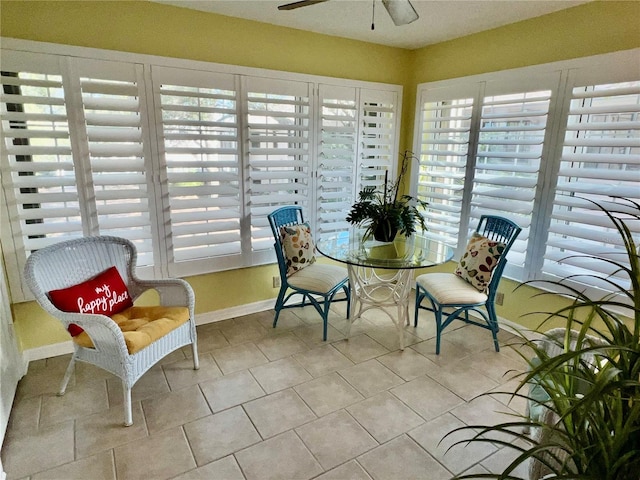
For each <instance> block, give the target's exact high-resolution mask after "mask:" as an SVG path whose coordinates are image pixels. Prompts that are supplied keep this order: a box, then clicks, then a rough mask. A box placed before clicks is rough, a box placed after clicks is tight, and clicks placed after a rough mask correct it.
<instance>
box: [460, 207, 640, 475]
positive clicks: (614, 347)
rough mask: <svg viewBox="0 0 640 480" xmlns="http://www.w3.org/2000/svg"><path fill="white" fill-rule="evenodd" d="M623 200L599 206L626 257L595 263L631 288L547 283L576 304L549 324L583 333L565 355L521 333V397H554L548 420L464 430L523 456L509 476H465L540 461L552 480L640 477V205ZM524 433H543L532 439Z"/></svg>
mask: <svg viewBox="0 0 640 480" xmlns="http://www.w3.org/2000/svg"><path fill="white" fill-rule="evenodd" d="M617 201H618V203H617V205H618V206H614V207H611V205H616V204H611V203H609V204H608V205H609V206H608V207H607V208H605V207H603V206H601V205H599V204H596V205H598V207H599V208H600V209H601V210H602V211H603V212H604V213H605V214H606V215H607V216H608V217H609V219H610V220H611V222H612V223H613V225H615V228H616V229H617V231H618V232H619V234H620V237H621V239H622V242H623V244H624V247H625V253H626V255H625V256H626V259H620V260H612V259H611V258H610V257H609V258H607V257H604V256H602V257H600V256H597V255H591V256H589V257H590V258H591V259H592V260H593V259H597V260H598V261H602V262H608V263H609V264H611V265H613V266H614V267H615V270H616V273H617V274H620V273H624V274H625V276H628V279H629V284H630V287H627V286H626V285H622V284H621V283H620V282H619V281H618V280H616V279H615V278H614V277H613V276H610V277H607V278H606V279H605V280H606V282H607V283H608V284H609V285H610V286H611V289H610V290H612V291H613V293H611V294H609V295H607V296H605V297H604V298H601V299H599V300H592V299H590V298H589V297H587V296H586V295H585V294H584V293H583V292H582V291H580V290H578V289H576V288H572V287H570V286H568V284H567V282H565V281H560V282H546V283H555V284H561V285H563V288H564V289H566V290H567V291H568V292H569V296H570V297H571V298H572V301H571V303H570V304H569V305H567V306H566V307H564V308H562V309H560V310H558V311H555V312H551V313H549V315H548V317H547V320H549V319H551V318H558V317H560V318H563V319H564V322H565V326H566V330H567V331H569V330H572V329H573V330H574V331H577V332H578V333H577V335H578V341H577V342H576V343H577V346H576V347H575V348H571V347H570V345H569V341H568V338H569V337H568V336H567V337H566V338H565V339H564V342H561V343H562V352H563V353H561V354H560V355H558V356H549V355H548V354H547V353H546V351H545V349H543V348H542V347H541V345H540V344H539V343H538V342H536V341H532V340H528V339H526V337H524V335H521V336H522V338H523V339H524V343H525V344H526V345H527V346H528V347H529V348H530V349H531V351H532V352H533V358H528V356H527V357H526V358H527V361H528V362H529V366H530V368H529V371H528V373H527V374H525V375H524V376H523V378H522V381H521V383H520V385H519V387H518V390H517V392H516V393H515V394H514V395H515V396H519V397H524V398H526V399H527V401H529V400H531V401H534V402H535V399H534V398H530V394H529V393H528V385H529V384H530V382H537V384H538V385H539V387H541V388H542V389H544V391H545V393H546V396H547V397H548V401H547V402H545V407H544V408H545V409H548V410H547V415H545V418H544V419H545V420H546V421H543V420H532V419H530V418H527V417H524V418H522V419H520V418H514V421H512V422H507V423H503V424H500V425H493V426H481V425H474V426H470V427H465V428H476V429H480V430H479V433H478V434H477V435H475V436H474V437H473V438H472V439H471V441H476V442H477V441H480V442H493V443H498V444H501V445H504V446H506V447H508V448H514V449H516V450H517V455H516V458H515V460H513V462H512V463H511V464H510V465H509V466H508V467H507V468H506V469H505V470H504V472H503V473H502V474H486V475H476V476H474V475H469V476H465V475H462V476H460V477H458V478H482V477H484V478H505V479H506V478H517V477H514V476H512V475H513V473H512V472H513V471H514V470H515V468H516V467H517V466H519V465H521V464H523V463H525V462H539V463H537V464H536V465H537V466H540V465H541V466H543V467H544V468H543V470H545V471H546V475H545V477H544V478H545V479H547V478H549V479H552V478H557V479H589V480H638V479H640V260H639V256H638V247H637V245H636V243H635V241H634V238H633V234H632V229H631V228H630V225H633V226H634V228H633V230H635V231H636V232H637V231H638V228H637V224H638V222H640V204H638V203H637V202H636V201H633V200H628V199H617ZM571 279H572V277H568V278H567V279H565V280H571ZM541 295H548V293H542V294H541ZM621 312H622V313H621ZM545 321H546V320H545ZM588 334H591V335H593V336H597V337H599V338H600V339H602V340H604V345H599V344H593V343H590V342H588V341H584V340H585V338H586V336H587V335H588ZM587 356H591V357H592V358H593V357H594V356H595V359H596V362H597V365H598V366H597V367H596V368H594V365H593V364H592V363H590V362H588V361H586V360H585V358H586V357H587ZM502 393H505V392H502ZM549 419H554V421H552V422H549ZM522 427H530V428H531V429H532V430H534V431H536V432H537V433H538V434H537V435H534V436H533V438H530V437H529V436H527V435H525V434H524V433H522ZM535 429H539V430H535ZM497 432H499V433H500V435H498V436H496V433H497ZM505 435H506V437H505ZM516 439H517V440H519V441H515V440H516Z"/></svg>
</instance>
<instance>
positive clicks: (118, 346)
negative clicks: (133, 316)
mask: <svg viewBox="0 0 640 480" xmlns="http://www.w3.org/2000/svg"><path fill="white" fill-rule="evenodd" d="M136 258H137V254H136V249H135V246H134V244H133V243H132V242H130V241H129V240H126V239H123V238H117V237H108V236H98V237H85V238H81V239H76V240H69V241H65V242H61V243H58V244H55V245H51V246H49V247H46V248H43V249H41V250H38V251H36V252H34V253H32V254H31V256H29V258H28V259H27V263H26V266H25V272H24V275H25V280H26V283H27V285H28V286H29V288H30V289H31V291H32V292H33V294H34V295H35V298H36V300H37V302H38V303H39V304H40V306H41V307H42V308H43V309H44V310H45V311H46V312H48V313H49V314H50V315H52V316H53V317H55V318H57V319H58V320H60V322H62V324H63V325H64V326H65V328H68V327H69V325H70V324H72V323H74V324H76V325H78V326H80V327H81V328H82V329H84V330H85V332H87V334H88V335H89V337H90V338H91V340H92V342H93V344H94V348H84V347H81V346H79V345H77V344H76V343H75V342H74V353H73V356H72V357H71V361H70V362H69V366H68V367H67V371H66V373H65V376H64V378H63V380H62V384H61V386H60V393H59V394H60V395H64V392H65V390H66V387H67V383H68V381H69V379H70V377H71V375H72V374H73V371H74V364H75V362H76V361H77V360H79V361H82V362H87V363H90V364H92V365H96V366H98V367H100V368H103V369H104V370H107V371H108V372H111V373H112V374H114V375H116V376H117V377H119V378H120V379H121V380H122V387H123V391H124V410H125V411H124V424H125V426H129V425H132V424H133V419H132V413H131V388H132V387H133V385H134V384H135V383H136V382H137V381H138V379H140V377H142V375H143V374H144V373H145V372H146V371H147V370H149V369H150V368H151V367H152V366H153V365H154V364H156V363H157V362H158V361H159V360H160V359H162V358H163V357H165V356H166V355H168V354H169V353H171V352H173V351H174V350H176V349H178V348H181V347H183V346H185V345H189V344H190V345H191V347H192V350H193V368H194V369H198V368H199V363H198V349H197V339H196V324H195V316H194V305H195V297H194V294H193V290H192V289H191V286H190V285H189V284H188V283H187V282H185V281H184V280H180V279H168V280H141V279H139V278H137V277H136V274H135V267H136ZM111 266H115V267H116V268H117V269H118V272H119V273H120V276H121V277H122V279H123V280H124V282H125V284H126V285H127V288H128V290H129V294H130V296H131V298H132V299H133V300H135V299H136V298H137V297H139V296H140V294H142V293H143V292H145V291H147V290H149V289H154V290H156V291H157V292H158V294H159V297H160V305H162V306H183V307H188V309H189V314H190V318H189V320H188V321H187V322H186V323H184V324H182V325H180V326H179V327H177V328H175V329H174V330H172V331H170V332H169V333H167V334H166V335H164V336H163V337H161V338H160V339H158V340H156V341H155V342H153V343H151V344H150V345H148V346H146V347H145V348H143V349H142V350H140V351H138V352H137V353H134V354H129V352H128V350H127V346H126V344H125V340H124V336H123V333H122V331H121V330H120V328H119V327H118V326H117V325H116V323H115V322H114V321H113V320H111V319H110V318H109V317H107V316H104V315H93V314H81V313H68V312H63V311H61V310H58V309H57V308H56V307H55V306H54V305H53V303H51V301H50V299H49V297H48V295H47V292H49V291H51V290H57V289H62V288H67V287H69V286H72V285H76V284H78V283H81V282H83V281H85V280H88V279H89V278H92V277H95V276H96V275H97V274H99V273H101V272H103V271H104V270H106V269H108V268H110V267H111Z"/></svg>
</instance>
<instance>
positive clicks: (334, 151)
mask: <svg viewBox="0 0 640 480" xmlns="http://www.w3.org/2000/svg"><path fill="white" fill-rule="evenodd" d="M319 117H320V138H319V142H320V147H319V149H318V157H319V160H318V162H319V164H318V189H319V192H318V199H317V202H318V203H317V205H318V213H317V225H318V230H319V231H320V232H321V233H326V232H334V231H338V230H346V229H348V228H349V227H350V224H349V223H348V222H347V221H346V216H347V212H348V211H349V209H350V208H351V205H353V203H354V195H355V193H354V189H355V184H356V182H355V171H356V169H355V167H356V165H355V160H356V153H357V152H356V149H357V134H358V125H357V120H358V111H357V103H356V89H355V88H346V87H335V86H327V85H320V112H319Z"/></svg>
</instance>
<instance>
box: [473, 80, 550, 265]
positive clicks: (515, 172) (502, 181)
mask: <svg viewBox="0 0 640 480" xmlns="http://www.w3.org/2000/svg"><path fill="white" fill-rule="evenodd" d="M554 80H555V83H556V84H557V76H555V78H550V79H548V80H547V78H545V77H542V78H535V79H529V81H530V83H533V84H534V85H532V86H530V87H529V88H528V89H527V85H526V82H522V83H521V84H519V85H517V87H516V86H513V87H511V88H509V86H507V85H504V84H501V83H494V82H489V83H488V84H487V85H486V87H485V91H484V98H483V99H482V107H481V112H480V125H479V133H478V140H477V148H476V152H475V164H474V173H473V185H472V187H471V192H472V194H471V210H470V220H469V228H470V229H474V228H475V227H476V225H477V224H478V222H479V220H480V217H481V216H482V215H498V216H501V217H506V218H508V219H510V220H512V221H514V222H515V223H517V224H518V225H519V226H520V227H521V228H522V231H521V232H520V235H519V236H518V238H517V240H516V242H515V243H514V244H513V246H512V248H511V250H510V251H509V255H508V258H509V263H508V268H509V269H510V270H514V269H519V270H520V271H522V269H523V268H524V263H525V257H526V253H527V244H528V238H529V231H530V226H531V223H532V221H535V212H534V200H535V198H536V193H537V189H538V186H539V185H540V183H541V182H540V179H539V174H540V169H541V165H542V158H543V151H544V149H543V147H544V145H545V144H546V143H548V142H547V139H548V135H547V128H546V127H547V120H548V114H549V106H550V100H551V94H552V87H553V86H554ZM545 83H547V84H549V88H548V89H545V88H544V87H545ZM520 275H522V273H520Z"/></svg>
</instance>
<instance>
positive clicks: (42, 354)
mask: <svg viewBox="0 0 640 480" xmlns="http://www.w3.org/2000/svg"><path fill="white" fill-rule="evenodd" d="M274 305H275V299H273V298H272V299H269V300H261V301H259V302H254V303H248V304H246V305H238V306H236V307H229V308H223V309H221V310H215V311H213V312H206V313H199V314H197V315H196V325H205V324H207V323H213V322H220V321H222V320H228V319H230V318H235V317H242V316H243V315H250V314H252V313H258V312H263V311H265V310H269V309H271V308H273V306H274ZM70 353H73V342H72V341H71V340H68V341H66V342H60V343H54V344H53V345H44V346H42V347H36V348H29V349H27V350H24V351H23V352H22V358H23V359H24V363H25V365H26V366H27V367H28V365H29V362H32V361H35V360H42V359H43V358H51V357H58V356H60V355H67V354H70ZM25 373H26V367H25Z"/></svg>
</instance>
